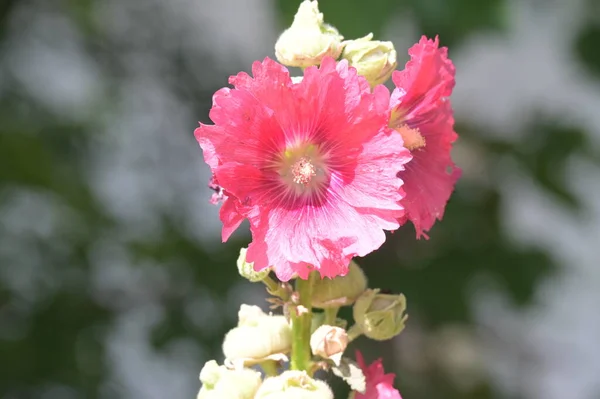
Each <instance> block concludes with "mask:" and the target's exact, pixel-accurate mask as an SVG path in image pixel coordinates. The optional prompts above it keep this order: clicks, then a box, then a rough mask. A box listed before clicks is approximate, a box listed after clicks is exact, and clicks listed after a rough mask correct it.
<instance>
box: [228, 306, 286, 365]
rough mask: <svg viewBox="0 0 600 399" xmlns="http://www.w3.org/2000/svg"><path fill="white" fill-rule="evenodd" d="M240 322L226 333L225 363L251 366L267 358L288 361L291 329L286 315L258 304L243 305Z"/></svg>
mask: <svg viewBox="0 0 600 399" xmlns="http://www.w3.org/2000/svg"><path fill="white" fill-rule="evenodd" d="M238 316H239V323H238V326H237V327H235V328H234V329H232V330H231V331H229V332H228V333H227V335H225V340H224V341H223V353H224V354H225V357H226V364H232V365H234V366H235V367H241V366H249V365H253V364H257V363H261V362H263V361H265V360H275V361H285V360H287V357H286V356H285V353H288V352H289V351H290V349H291V346H292V329H291V327H290V324H289V323H288V321H287V320H286V318H285V317H284V316H273V315H267V314H265V313H264V312H263V311H262V310H261V309H260V308H259V307H258V306H248V305H242V306H241V308H240V312H239V314H238Z"/></svg>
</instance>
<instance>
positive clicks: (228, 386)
mask: <svg viewBox="0 0 600 399" xmlns="http://www.w3.org/2000/svg"><path fill="white" fill-rule="evenodd" d="M200 381H201V382H202V388H200V392H198V397H197V399H225V398H226V399H253V398H254V395H255V394H256V391H257V390H258V387H259V386H260V383H261V376H260V373H259V372H258V371H255V370H250V369H241V370H230V369H228V368H226V367H224V366H219V365H218V364H217V362H216V361H214V360H211V361H209V362H207V363H206V364H205V365H204V367H203V368H202V371H201V372H200Z"/></svg>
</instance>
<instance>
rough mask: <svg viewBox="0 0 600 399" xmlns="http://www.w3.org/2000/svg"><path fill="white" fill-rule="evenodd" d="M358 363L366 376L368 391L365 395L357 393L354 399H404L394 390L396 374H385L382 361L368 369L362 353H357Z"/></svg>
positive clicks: (375, 362) (372, 364)
mask: <svg viewBox="0 0 600 399" xmlns="http://www.w3.org/2000/svg"><path fill="white" fill-rule="evenodd" d="M356 361H357V362H358V365H359V366H360V368H361V369H362V371H363V373H364V374H365V378H366V382H367V390H366V391H365V393H359V392H355V393H354V397H353V399H402V396H400V392H398V390H397V389H395V388H394V378H396V375H395V374H392V373H390V374H385V371H384V370H383V364H382V363H381V359H378V360H376V361H374V362H373V363H371V365H370V366H368V367H367V365H366V364H365V360H364V358H363V356H362V353H360V352H359V351H356Z"/></svg>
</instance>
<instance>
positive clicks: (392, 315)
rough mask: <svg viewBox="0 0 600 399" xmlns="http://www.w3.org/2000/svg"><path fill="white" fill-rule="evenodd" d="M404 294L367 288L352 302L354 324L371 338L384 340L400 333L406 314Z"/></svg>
mask: <svg viewBox="0 0 600 399" xmlns="http://www.w3.org/2000/svg"><path fill="white" fill-rule="evenodd" d="M405 310H406V298H405V297H404V295H402V294H400V295H388V294H380V293H379V289H375V290H367V291H365V292H364V294H362V295H361V296H360V297H359V298H358V299H357V300H356V303H355V304H354V308H353V314H354V321H355V322H356V325H357V326H359V327H360V329H361V331H362V333H363V334H364V335H365V336H366V337H368V338H371V339H374V340H377V341H385V340H388V339H391V338H393V337H395V336H396V335H398V334H400V333H401V332H402V330H403V329H404V323H405V321H406V319H407V318H408V316H406V315H405V314H404V312H405Z"/></svg>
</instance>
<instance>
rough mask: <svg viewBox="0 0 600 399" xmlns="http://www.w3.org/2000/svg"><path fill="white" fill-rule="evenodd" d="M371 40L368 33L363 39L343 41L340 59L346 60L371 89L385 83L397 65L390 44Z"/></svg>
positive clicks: (394, 53) (370, 35)
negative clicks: (366, 81)
mask: <svg viewBox="0 0 600 399" xmlns="http://www.w3.org/2000/svg"><path fill="white" fill-rule="evenodd" d="M371 39H373V34H372V33H369V34H368V35H367V36H365V37H363V38H360V39H356V40H347V41H345V42H344V44H345V47H344V53H343V54H342V58H344V59H347V60H348V62H349V63H350V65H351V66H353V67H354V68H356V70H357V71H358V74H359V75H362V76H364V77H365V78H367V80H368V81H369V83H370V84H371V87H373V86H376V85H378V84H381V83H385V81H386V80H388V79H389V77H390V76H391V75H392V72H393V71H394V70H395V69H396V66H397V65H398V63H397V62H396V50H395V49H394V44H393V43H392V42H382V41H379V40H371Z"/></svg>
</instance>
